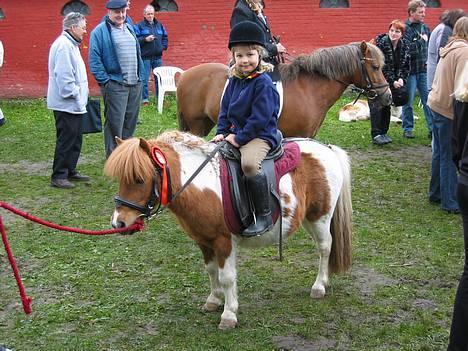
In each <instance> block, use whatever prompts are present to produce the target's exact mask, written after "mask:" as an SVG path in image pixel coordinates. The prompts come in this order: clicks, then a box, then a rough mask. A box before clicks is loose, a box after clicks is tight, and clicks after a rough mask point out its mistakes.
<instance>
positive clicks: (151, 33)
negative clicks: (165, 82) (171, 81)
mask: <svg viewBox="0 0 468 351" xmlns="http://www.w3.org/2000/svg"><path fill="white" fill-rule="evenodd" d="M154 12H155V10H154V7H153V6H151V5H147V6H146V7H145V9H144V10H143V15H144V17H145V19H144V20H143V21H141V22H139V23H138V24H137V25H136V26H135V32H136V34H137V37H138V41H139V43H140V47H141V57H142V58H143V63H144V65H145V69H144V72H143V89H142V91H141V101H142V103H143V104H144V105H147V104H148V103H149V92H148V81H149V77H150V74H151V72H152V71H153V69H154V68H156V67H160V66H162V65H163V62H162V54H163V51H164V50H167V45H168V38H167V32H166V29H165V28H164V26H163V25H162V23H161V22H159V21H158V20H157V19H156V18H155V17H154ZM154 82H155V87H156V88H155V91H156V95H157V91H158V83H157V80H156V77H154Z"/></svg>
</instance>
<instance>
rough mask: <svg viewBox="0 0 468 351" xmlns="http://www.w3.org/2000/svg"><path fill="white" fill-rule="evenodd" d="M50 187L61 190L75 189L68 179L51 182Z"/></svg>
mask: <svg viewBox="0 0 468 351" xmlns="http://www.w3.org/2000/svg"><path fill="white" fill-rule="evenodd" d="M50 185H51V186H53V187H55V188H61V189H70V188H74V187H75V186H74V185H73V184H72V183H70V181H69V180H68V179H52V180H51V181H50Z"/></svg>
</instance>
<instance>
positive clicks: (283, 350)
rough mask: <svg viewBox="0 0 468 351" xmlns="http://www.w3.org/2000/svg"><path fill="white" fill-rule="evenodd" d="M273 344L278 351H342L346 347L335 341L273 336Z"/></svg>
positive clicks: (293, 336)
mask: <svg viewBox="0 0 468 351" xmlns="http://www.w3.org/2000/svg"><path fill="white" fill-rule="evenodd" d="M273 342H274V343H275V344H276V347H277V348H276V350H278V351H326V350H334V351H344V350H347V349H348V346H349V345H348V346H345V345H337V341H336V340H331V339H327V338H324V337H319V338H318V339H317V340H307V339H305V338H303V337H301V336H298V335H286V336H275V337H273Z"/></svg>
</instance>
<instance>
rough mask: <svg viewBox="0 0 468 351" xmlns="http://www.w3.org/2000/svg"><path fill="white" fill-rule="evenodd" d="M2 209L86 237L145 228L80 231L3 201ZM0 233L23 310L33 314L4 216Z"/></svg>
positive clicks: (139, 222) (0, 225)
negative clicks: (8, 237)
mask: <svg viewBox="0 0 468 351" xmlns="http://www.w3.org/2000/svg"><path fill="white" fill-rule="evenodd" d="M0 207H3V208H4V209H6V210H8V211H11V212H13V213H14V214H16V215H18V216H21V217H24V218H26V219H28V220H30V221H33V222H36V223H39V224H41V225H44V226H46V227H49V228H53V229H57V230H62V231H67V232H73V233H79V234H84V235H107V234H116V233H123V232H129V231H140V230H143V228H144V224H143V221H138V222H135V223H134V224H132V225H131V226H129V227H125V228H118V229H109V230H86V229H79V228H71V227H66V226H61V225H58V224H55V223H51V222H47V221H44V220H42V219H40V218H38V217H35V216H33V215H30V214H29V213H26V212H23V211H20V210H18V209H17V208H15V207H13V206H10V205H8V204H6V203H5V202H3V201H0ZM0 231H1V233H2V241H3V245H4V246H5V251H6V253H7V255H8V260H9V261H10V266H11V268H12V269H13V273H14V275H15V279H16V285H18V289H19V292H20V296H21V302H22V303H23V310H24V312H25V313H26V314H29V313H31V312H32V308H31V303H32V299H31V297H29V296H27V295H26V291H25V290H24V286H23V282H22V280H21V276H20V274H19V270H18V266H17V265H16V261H15V258H14V257H13V253H12V251H11V248H10V244H9V242H8V239H7V235H6V231H5V226H4V225H3V220H2V216H0Z"/></svg>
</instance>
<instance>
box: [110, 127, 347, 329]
mask: <svg viewBox="0 0 468 351" xmlns="http://www.w3.org/2000/svg"><path fill="white" fill-rule="evenodd" d="M297 143H298V145H299V147H300V150H301V160H300V162H299V165H298V167H297V169H295V170H294V171H292V172H290V173H288V174H286V175H285V176H283V177H282V178H281V181H280V197H281V202H282V233H281V235H282V237H283V239H286V238H287V237H288V236H289V235H292V234H293V233H294V232H295V231H296V230H297V229H298V228H299V227H300V226H301V225H302V226H303V227H304V228H305V229H306V231H307V232H309V233H310V234H311V235H312V237H313V238H314V239H315V241H316V242H317V244H318V249H319V254H320V262H319V267H318V274H317V278H316V280H315V283H314V284H313V286H312V289H311V296H312V297H314V298H322V297H323V296H324V295H325V288H326V286H327V285H328V284H329V274H330V273H335V272H336V273H338V272H344V271H346V270H347V269H348V268H349V267H350V265H351V239H352V223H351V217H352V205H351V178H350V177H351V176H350V165H349V159H348V156H347V154H346V153H345V152H344V151H343V150H342V149H340V148H338V147H336V146H325V145H323V144H320V143H318V142H316V141H313V140H310V139H300V140H298V141H297ZM152 146H157V147H159V148H160V149H161V150H162V151H163V152H164V154H165V155H166V158H167V160H168V166H169V170H170V175H171V180H172V193H173V194H174V193H176V192H177V190H178V189H180V188H181V187H182V185H183V184H185V182H186V181H187V179H188V178H189V177H190V176H191V175H192V174H193V173H194V172H195V170H196V169H197V168H198V166H199V165H200V164H201V163H202V162H203V161H204V160H205V159H206V157H207V155H208V154H209V153H210V152H211V151H212V150H213V148H214V147H215V144H213V143H206V142H205V141H204V140H203V139H201V138H199V137H196V136H194V135H191V134H188V133H182V132H166V133H163V134H162V135H160V136H159V137H158V138H157V139H156V140H148V141H147V140H144V139H138V138H132V139H128V140H125V141H123V142H120V145H119V146H118V147H117V148H116V149H115V150H114V151H113V153H112V154H111V155H110V157H109V159H108V160H107V162H106V165H105V168H104V172H105V174H107V175H109V176H112V177H115V178H117V179H118V181H119V183H120V187H119V196H120V197H121V198H124V199H126V200H129V201H132V202H134V203H137V204H139V205H141V206H144V205H145V204H147V203H148V200H149V198H150V194H151V192H152V189H153V187H154V186H156V187H157V189H160V184H161V177H160V175H158V173H157V172H155V163H154V162H153V161H152V158H151V157H150V154H151V147H152ZM219 174H220V160H219V158H218V156H216V157H214V158H213V159H212V160H211V161H210V162H209V163H208V164H207V165H206V166H205V167H204V168H203V169H202V171H201V172H200V173H199V174H198V175H197V176H196V177H195V179H194V180H193V181H192V182H191V183H190V185H189V186H188V187H187V188H186V189H185V190H184V191H183V192H181V193H180V196H178V197H176V198H175V199H174V201H173V202H170V203H169V205H168V208H169V209H170V210H171V211H172V212H173V213H174V214H175V216H176V217H177V219H178V220H179V222H180V224H181V226H182V228H183V229H184V231H185V232H186V233H187V234H188V235H189V236H190V237H191V238H192V239H193V240H194V241H195V242H196V243H197V244H198V246H199V247H200V249H201V251H202V253H203V257H204V261H205V267H206V270H207V272H208V275H209V277H210V282H211V292H210V294H209V296H208V298H207V300H206V303H205V305H204V308H205V309H206V310H208V311H216V310H217V308H218V307H219V306H220V305H222V304H223V300H224V311H223V313H222V315H221V322H220V324H219V328H220V329H231V328H234V327H235V326H236V325H237V315H236V314H237V309H238V300H237V279H236V275H237V270H236V251H237V250H236V248H237V246H238V245H240V246H247V247H262V246H265V245H269V244H274V243H277V242H278V239H279V230H280V223H279V221H278V222H277V223H276V225H275V226H274V227H273V229H272V230H271V231H270V232H267V233H265V234H263V235H261V236H258V237H253V238H242V237H240V236H237V235H234V234H231V233H230V232H229V230H228V227H227V225H226V223H225V220H224V215H223V205H222V199H221V183H220V179H219ZM154 183H155V185H154ZM140 216H141V213H140V212H139V211H137V210H135V209H132V208H129V207H127V206H117V207H116V209H115V211H114V213H113V215H112V226H113V227H123V226H128V225H131V224H132V223H134V222H135V221H136V220H137V219H138V218H139V217H140Z"/></svg>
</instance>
